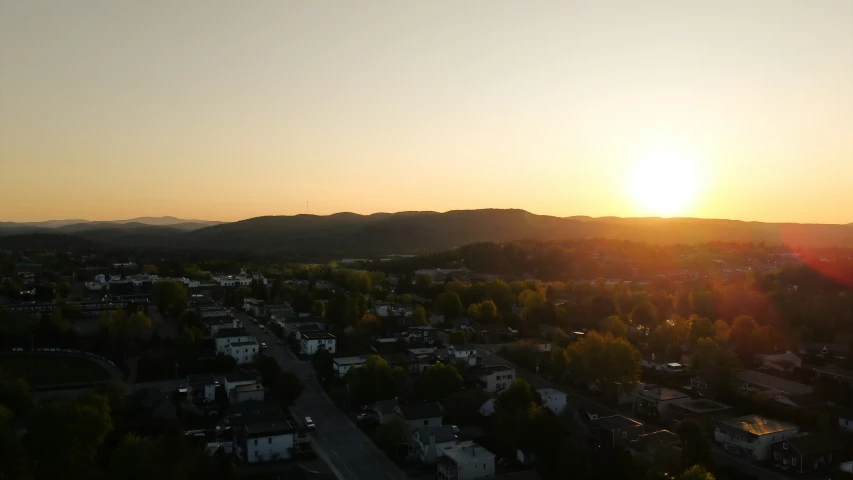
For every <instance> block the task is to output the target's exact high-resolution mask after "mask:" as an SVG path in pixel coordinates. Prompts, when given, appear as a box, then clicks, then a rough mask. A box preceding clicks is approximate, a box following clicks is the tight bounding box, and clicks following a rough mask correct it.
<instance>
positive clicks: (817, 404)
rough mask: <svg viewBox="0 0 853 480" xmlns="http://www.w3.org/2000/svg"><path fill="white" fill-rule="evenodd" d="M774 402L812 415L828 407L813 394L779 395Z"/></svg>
mask: <svg viewBox="0 0 853 480" xmlns="http://www.w3.org/2000/svg"><path fill="white" fill-rule="evenodd" d="M773 401H774V402H775V403H777V404H779V405H782V406H785V407H787V408H790V409H792V410H798V411H800V412H811V413H818V412H819V411H820V410H821V409H823V407H824V406H825V405H826V402H824V401H823V400H821V399H820V397H818V396H817V395H815V394H813V393H804V394H802V395H779V396H778V397H774V398H773Z"/></svg>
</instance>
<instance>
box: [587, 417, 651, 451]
mask: <svg viewBox="0 0 853 480" xmlns="http://www.w3.org/2000/svg"><path fill="white" fill-rule="evenodd" d="M591 433H592V435H593V438H594V439H595V441H596V442H597V444H598V446H600V447H603V448H616V447H627V446H628V444H629V443H630V442H632V441H634V440H636V439H638V438H640V435H642V434H643V424H642V423H640V422H638V421H636V420H632V419H630V418H628V417H623V416H622V415H613V416H610V417H604V418H599V419H597V420H595V421H593V422H592V425H591Z"/></svg>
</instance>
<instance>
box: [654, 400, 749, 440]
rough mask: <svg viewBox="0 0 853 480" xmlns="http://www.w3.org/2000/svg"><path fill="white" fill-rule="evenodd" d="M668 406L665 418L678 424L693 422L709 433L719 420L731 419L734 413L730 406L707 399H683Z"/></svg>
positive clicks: (669, 403)
mask: <svg viewBox="0 0 853 480" xmlns="http://www.w3.org/2000/svg"><path fill="white" fill-rule="evenodd" d="M667 406H668V408H669V412H667V414H666V416H665V417H668V418H670V419H671V420H673V421H675V422H678V423H680V422H683V421H685V420H693V421H695V422H697V423H698V424H699V425H701V426H702V427H703V428H704V429H705V430H706V431H708V432H710V431H712V430H713V429H714V425H715V424H716V423H717V422H718V421H719V420H722V419H724V418H727V417H730V416H731V413H732V411H733V409H732V407H730V406H729V405H725V404H722V403H720V402H715V401H714V400H710V399H707V398H683V399H680V400H674V401H672V402H668V405H667Z"/></svg>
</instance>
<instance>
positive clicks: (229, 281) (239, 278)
mask: <svg viewBox="0 0 853 480" xmlns="http://www.w3.org/2000/svg"><path fill="white" fill-rule="evenodd" d="M213 281H214V282H216V284H217V285H219V286H220V287H248V286H250V285H251V284H252V278H251V277H247V276H245V275H218V276H215V277H213Z"/></svg>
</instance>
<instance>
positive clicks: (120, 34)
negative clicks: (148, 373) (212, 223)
mask: <svg viewBox="0 0 853 480" xmlns="http://www.w3.org/2000/svg"><path fill="white" fill-rule="evenodd" d="M655 152H669V153H667V155H670V157H669V158H674V159H676V160H674V161H675V162H685V163H689V164H690V166H691V167H690V169H689V171H690V172H693V173H692V174H691V175H693V176H694V177H696V178H690V179H684V178H682V177H679V176H678V175H675V176H672V175H671V174H670V173H668V172H666V171H661V172H660V175H656V173H657V170H653V169H651V168H652V167H649V166H648V165H649V164H647V163H646V162H648V161H649V160H648V158H650V156H651V157H654V155H662V154H661V153H655ZM0 166H2V168H0V220H43V219H51V218H87V219H92V220H96V219H117V218H127V217H135V216H142V215H157V216H159V215H175V216H180V217H192V218H205V219H216V220H236V219H241V218H247V217H252V216H258V215H271V214H294V213H302V212H305V211H306V201H310V207H309V208H310V211H311V213H319V214H327V213H334V212H338V211H354V212H359V213H370V212H376V211H401V210H440V211H444V210H451V209H464V208H485V207H495V208H510V207H513V208H523V209H527V210H530V211H532V212H535V213H542V214H552V215H558V216H569V215H592V216H602V215H620V216H635V215H647V214H652V213H656V212H651V211H648V210H647V209H644V205H647V204H648V203H651V204H655V202H654V201H650V202H647V203H643V202H640V201H638V199H637V194H636V192H635V190H636V188H634V189H633V190H632V185H633V186H634V187H636V183H637V179H641V180H642V181H643V182H645V181H654V179H655V178H659V179H663V180H664V181H665V182H664V183H666V182H669V183H673V182H681V181H682V180H684V181H685V182H687V180H690V181H689V182H687V183H685V185H687V184H689V185H691V187H689V188H688V187H684V188H678V186H677V185H676V186H675V187H674V188H673V191H674V192H676V194H677V195H683V194H684V191H685V190H690V192H689V193H690V195H691V196H692V197H693V201H692V202H687V201H686V200H685V201H678V202H677V203H678V205H679V206H680V207H682V208H678V209H675V211H674V212H672V213H677V214H679V215H691V216H701V217H716V218H736V219H744V220H765V221H799V222H831V223H847V222H853V0H747V1H744V0H713V1H712V0H691V1H684V0H658V1H654V0H643V1H637V0H625V1H601V0H598V1H577V2H575V1H569V0H554V1H545V0H537V1H533V2H530V1H520V0H519V1H499V0H484V1H473V0H461V1H460V0H448V1H443V0H429V1H415V0H411V1H406V0H389V1H370V0H359V1H349V0H341V1H337V2H327V1H320V0H310V1H286V0H268V1H260V0H258V1H212V0H203V1H173V0H162V1H151V0H146V1H121V0H104V1H101V2H94V1H83V0H74V1H68V0H57V1H51V2H48V1H38V0H21V1H17V0H4V1H2V2H0ZM643 170H645V172H642V173H637V172H638V171H643ZM638 175H640V176H638ZM670 177H671V178H670ZM649 178H651V179H652V180H647V179H649ZM694 183H695V185H696V186H695V187H693V186H692V185H693V184H694ZM654 190H655V191H656V192H658V193H657V194H656V195H658V197H656V198H653V199H651V200H655V199H656V200H658V202H657V203H660V198H659V196H660V192H662V191H668V190H669V188H668V187H666V186H665V187H663V188H662V187H661V186H660V185H655V188H654ZM632 192H635V193H632ZM640 195H642V194H640ZM682 203H683V204H684V205H681V204H682Z"/></svg>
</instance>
